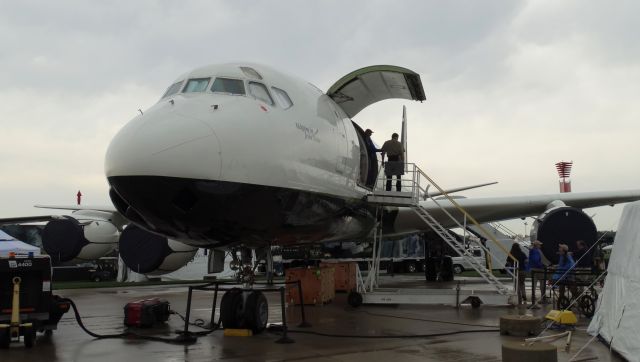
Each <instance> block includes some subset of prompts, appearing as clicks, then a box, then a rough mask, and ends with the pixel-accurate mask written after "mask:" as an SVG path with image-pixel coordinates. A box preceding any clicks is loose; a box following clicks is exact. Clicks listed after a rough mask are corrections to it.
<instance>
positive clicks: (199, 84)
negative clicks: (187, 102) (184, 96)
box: [183, 78, 211, 93]
mask: <svg viewBox="0 0 640 362" xmlns="http://www.w3.org/2000/svg"><path fill="white" fill-rule="evenodd" d="M209 79H211V78H197V79H189V81H188V82H187V86H186V87H184V90H183V92H184V93H192V92H204V91H206V90H207V85H208V84H209Z"/></svg>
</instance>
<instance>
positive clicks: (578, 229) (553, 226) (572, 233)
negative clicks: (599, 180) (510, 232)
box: [531, 201, 598, 264]
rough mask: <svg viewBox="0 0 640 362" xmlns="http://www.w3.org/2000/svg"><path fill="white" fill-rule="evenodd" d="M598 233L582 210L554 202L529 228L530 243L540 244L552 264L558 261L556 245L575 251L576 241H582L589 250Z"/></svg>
mask: <svg viewBox="0 0 640 362" xmlns="http://www.w3.org/2000/svg"><path fill="white" fill-rule="evenodd" d="M597 234H598V231H597V229H596V225H595V224H594V223H593V220H592V219H591V217H590V216H589V215H587V214H585V213H584V212H583V211H582V210H580V209H577V208H575V207H570V206H566V205H565V204H564V203H563V202H561V201H554V202H553V203H551V204H550V205H549V208H548V209H547V210H546V211H545V212H544V213H542V214H541V215H540V216H539V217H538V218H537V219H536V221H535V222H534V223H533V226H532V228H531V241H535V240H540V241H541V242H542V252H543V253H544V255H545V256H546V257H547V259H549V260H550V261H551V262H552V263H554V264H555V263H557V261H558V255H557V252H558V244H567V245H568V246H569V251H575V250H576V249H577V247H576V241H578V240H583V241H584V242H585V243H586V244H587V248H589V247H590V246H591V245H593V243H594V242H595V241H596V238H597Z"/></svg>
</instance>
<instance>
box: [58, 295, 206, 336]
mask: <svg viewBox="0 0 640 362" xmlns="http://www.w3.org/2000/svg"><path fill="white" fill-rule="evenodd" d="M60 301H61V302H67V303H69V304H70V305H71V307H73V313H74V314H75V317H76V321H77V322H78V325H79V326H80V328H82V330H83V331H85V333H87V334H88V335H90V336H91V337H93V338H97V339H107V338H123V339H129V338H130V339H142V340H146V341H154V342H164V343H171V344H193V343H195V342H196V340H197V339H196V338H195V337H196V336H203V335H207V334H209V333H212V332H214V331H215V330H217V329H218V328H217V326H214V328H212V329H208V330H205V331H202V332H189V333H188V335H184V334H180V335H178V336H177V337H175V338H163V337H154V336H145V335H141V334H137V333H133V332H123V333H115V334H98V333H94V332H92V331H90V330H89V329H87V327H86V326H85V325H84V323H83V322H82V317H80V312H79V311H78V307H77V306H76V304H75V303H74V302H73V300H71V299H69V298H62V299H60ZM181 317H182V316H181ZM200 327H201V328H202V326H200ZM178 333H181V331H178Z"/></svg>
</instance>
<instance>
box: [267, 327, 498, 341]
mask: <svg viewBox="0 0 640 362" xmlns="http://www.w3.org/2000/svg"><path fill="white" fill-rule="evenodd" d="M269 331H270V332H274V333H275V332H279V331H282V326H279V325H278V326H271V327H269ZM484 332H494V333H495V332H500V329H468V330H463V331H453V332H442V333H430V334H398V335H390V334H387V335H366V334H364V335H363V334H360V335H358V334H333V333H322V332H314V331H303V330H298V329H288V330H287V333H298V334H311V335H314V336H320V337H333V338H360V339H395V338H404V339H406V338H435V337H443V336H451V335H454V334H463V333H484Z"/></svg>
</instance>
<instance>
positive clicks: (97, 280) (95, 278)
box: [93, 275, 102, 283]
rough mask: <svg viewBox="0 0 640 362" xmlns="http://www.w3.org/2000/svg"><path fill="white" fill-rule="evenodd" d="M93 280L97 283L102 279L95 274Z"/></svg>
mask: <svg viewBox="0 0 640 362" xmlns="http://www.w3.org/2000/svg"><path fill="white" fill-rule="evenodd" d="M93 281H94V282H96V283H99V282H101V281H102V279H101V278H100V276H98V275H96V276H95V277H93Z"/></svg>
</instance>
